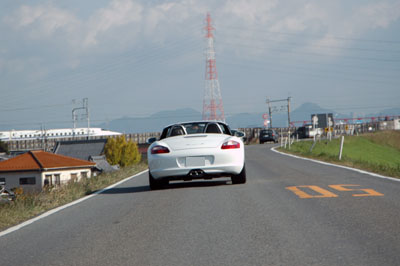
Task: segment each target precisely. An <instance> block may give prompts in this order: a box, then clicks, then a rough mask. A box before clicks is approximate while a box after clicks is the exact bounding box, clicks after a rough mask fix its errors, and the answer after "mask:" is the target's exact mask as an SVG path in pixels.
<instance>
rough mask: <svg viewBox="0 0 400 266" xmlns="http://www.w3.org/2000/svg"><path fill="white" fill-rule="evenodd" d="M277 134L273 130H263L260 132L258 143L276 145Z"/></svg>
mask: <svg viewBox="0 0 400 266" xmlns="http://www.w3.org/2000/svg"><path fill="white" fill-rule="evenodd" d="M278 140H279V134H278V133H277V132H276V131H275V130H273V129H263V130H261V131H260V136H259V141H260V144H264V142H267V141H273V142H274V143H278Z"/></svg>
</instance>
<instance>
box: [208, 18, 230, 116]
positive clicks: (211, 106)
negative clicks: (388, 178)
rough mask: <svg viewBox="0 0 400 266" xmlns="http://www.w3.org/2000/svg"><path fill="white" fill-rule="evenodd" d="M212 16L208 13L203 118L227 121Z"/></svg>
mask: <svg viewBox="0 0 400 266" xmlns="http://www.w3.org/2000/svg"><path fill="white" fill-rule="evenodd" d="M211 22H212V21H211V16H210V14H209V13H208V14H207V18H206V23H207V25H206V27H205V30H206V32H207V34H206V36H205V37H206V40H207V49H206V77H205V78H206V85H205V90H204V99H203V120H216V121H217V120H218V121H225V115H224V107H223V105H222V97H221V90H220V88H219V82H218V74H217V66H216V64H215V50H214V35H213V31H214V30H215V28H214V27H213V26H212V23H211Z"/></svg>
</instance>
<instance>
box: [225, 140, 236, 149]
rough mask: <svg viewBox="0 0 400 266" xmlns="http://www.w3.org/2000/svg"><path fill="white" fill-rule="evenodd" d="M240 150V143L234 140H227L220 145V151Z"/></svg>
mask: <svg viewBox="0 0 400 266" xmlns="http://www.w3.org/2000/svg"><path fill="white" fill-rule="evenodd" d="M239 148H240V143H239V142H237V141H234V140H229V141H227V142H225V143H224V144H222V146H221V149H223V150H227V149H239Z"/></svg>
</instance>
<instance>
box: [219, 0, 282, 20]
mask: <svg viewBox="0 0 400 266" xmlns="http://www.w3.org/2000/svg"><path fill="white" fill-rule="evenodd" d="M277 3H278V1H277V0H228V1H226V3H225V4H224V5H223V7H222V13H223V14H226V15H229V16H233V17H235V18H237V19H240V20H242V21H244V22H245V23H250V24H251V23H253V22H258V23H259V22H266V21H268V20H270V19H271V17H272V10H273V9H274V8H275V7H276V6H277Z"/></svg>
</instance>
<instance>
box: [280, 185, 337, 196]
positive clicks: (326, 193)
mask: <svg viewBox="0 0 400 266" xmlns="http://www.w3.org/2000/svg"><path fill="white" fill-rule="evenodd" d="M299 188H309V189H312V190H314V191H315V192H318V193H320V195H310V194H307V193H306V192H304V191H302V190H300V189H299ZM286 189H288V190H290V191H292V192H293V193H294V194H296V195H297V196H299V198H301V199H311V198H336V197H338V195H336V194H334V193H332V192H330V191H328V190H325V189H323V188H321V187H318V186H293V187H286Z"/></svg>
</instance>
